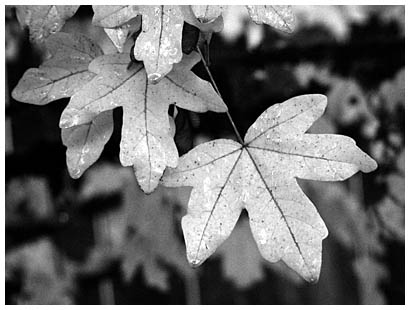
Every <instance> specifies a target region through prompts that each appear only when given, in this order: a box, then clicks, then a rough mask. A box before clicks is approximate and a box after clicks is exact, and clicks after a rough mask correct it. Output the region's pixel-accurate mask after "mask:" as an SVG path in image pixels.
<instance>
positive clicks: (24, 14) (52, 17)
mask: <svg viewBox="0 0 410 310" xmlns="http://www.w3.org/2000/svg"><path fill="white" fill-rule="evenodd" d="M78 8H79V5H18V6H16V15H17V19H18V20H19V22H20V24H21V25H22V26H28V27H29V29H30V39H31V40H34V41H36V42H42V41H44V40H45V39H46V38H47V37H48V36H50V35H51V34H53V33H56V32H58V31H60V30H61V28H62V27H63V26H64V24H65V21H66V20H67V19H69V18H70V17H72V16H73V15H74V14H75V12H76V11H77V9H78Z"/></svg>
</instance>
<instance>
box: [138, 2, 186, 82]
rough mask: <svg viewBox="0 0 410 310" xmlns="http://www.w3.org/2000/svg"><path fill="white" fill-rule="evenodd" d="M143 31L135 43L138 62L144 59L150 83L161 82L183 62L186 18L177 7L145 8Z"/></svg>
mask: <svg viewBox="0 0 410 310" xmlns="http://www.w3.org/2000/svg"><path fill="white" fill-rule="evenodd" d="M139 13H140V14H141V15H142V31H141V33H140V35H139V36H138V38H137V40H136V41H135V47H134V56H135V59H138V60H142V61H143V62H144V65H145V70H146V71H147V75H148V80H149V81H150V82H154V83H155V82H158V81H159V80H160V79H161V78H162V77H164V76H165V75H166V74H168V73H169V72H170V71H171V70H172V65H173V64H174V63H178V62H180V61H181V59H182V47H181V42H182V26H183V24H184V17H183V14H182V11H181V9H180V7H179V6H176V5H156V6H153V5H142V6H140V7H139Z"/></svg>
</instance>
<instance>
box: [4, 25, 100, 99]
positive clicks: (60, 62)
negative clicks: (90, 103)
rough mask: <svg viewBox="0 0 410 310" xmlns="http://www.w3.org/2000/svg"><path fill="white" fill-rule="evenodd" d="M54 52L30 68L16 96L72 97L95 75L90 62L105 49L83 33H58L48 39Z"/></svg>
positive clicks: (49, 48)
mask: <svg viewBox="0 0 410 310" xmlns="http://www.w3.org/2000/svg"><path fill="white" fill-rule="evenodd" d="M46 48H47V50H48V52H49V53H50V54H51V58H49V59H47V60H46V61H45V62H44V63H43V64H42V65H41V66H40V67H39V68H32V69H29V70H27V71H26V72H25V73H24V75H23V77H22V78H21V79H20V81H19V83H18V84H17V86H16V87H15V88H14V90H13V92H12V96H13V98H14V99H15V100H17V101H21V102H26V103H32V104H38V105H44V104H47V103H49V102H51V101H54V100H57V99H60V98H65V97H71V96H72V95H73V94H74V93H75V92H76V91H78V90H79V89H80V88H81V87H83V86H84V85H85V84H86V83H87V82H88V81H90V80H91V79H92V78H93V77H94V75H95V74H94V73H92V72H89V71H88V65H89V64H90V62H91V61H92V60H93V59H94V58H95V57H97V56H100V55H102V51H101V49H100V48H99V47H98V46H97V45H96V44H95V43H93V42H92V41H91V40H90V39H88V38H87V37H85V36H84V35H82V34H79V33H77V34H74V33H72V34H68V33H63V32H60V33H56V34H55V35H53V36H52V37H50V38H48V39H47V41H46Z"/></svg>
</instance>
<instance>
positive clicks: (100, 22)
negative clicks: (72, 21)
mask: <svg viewBox="0 0 410 310" xmlns="http://www.w3.org/2000/svg"><path fill="white" fill-rule="evenodd" d="M93 10H94V16H93V21H92V23H93V25H94V26H99V27H104V28H117V27H120V26H122V25H123V24H125V23H126V22H128V21H129V20H131V19H132V18H134V17H136V16H137V15H138V6H136V5H93Z"/></svg>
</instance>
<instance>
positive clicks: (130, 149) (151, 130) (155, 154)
mask: <svg viewBox="0 0 410 310" xmlns="http://www.w3.org/2000/svg"><path fill="white" fill-rule="evenodd" d="M198 61H199V56H198V54H196V53H191V55H189V56H186V57H184V59H183V60H182V61H181V62H180V63H179V64H178V65H176V66H175V67H174V70H173V71H172V72H171V73H170V74H169V75H167V76H166V77H165V78H164V79H162V80H161V81H160V83H158V84H155V85H153V84H149V83H148V79H147V74H146V71H145V70H144V67H143V66H142V64H136V63H134V64H133V66H131V67H130V68H127V67H128V65H129V63H130V60H129V55H128V54H115V55H104V56H100V57H98V58H96V59H95V60H94V61H93V62H91V64H90V66H89V70H90V71H91V72H93V73H95V74H96V76H95V77H94V79H93V80H91V81H90V82H89V83H88V84H86V85H85V86H84V87H83V88H82V89H81V90H80V91H78V92H77V93H75V94H74V96H73V97H71V100H70V102H69V104H68V106H67V108H66V109H65V110H64V111H63V114H62V115H61V121H60V127H62V128H68V127H71V126H75V125H81V124H84V123H88V122H90V121H91V120H92V119H94V117H95V116H97V115H98V114H99V113H101V112H103V111H107V110H111V109H114V108H115V107H120V106H121V107H122V108H123V127H122V138H121V145H120V148H121V151H120V160H121V163H122V164H123V165H124V166H131V165H133V166H134V170H135V173H136V177H137V180H138V183H139V184H140V186H141V188H142V189H143V190H144V192H146V193H149V192H152V191H153V190H154V189H155V188H156V186H157V184H158V181H159V179H160V177H161V176H162V174H163V171H164V169H165V167H166V166H170V167H176V165H177V163H178V152H177V149H176V146H175V143H174V141H173V138H172V136H171V134H170V132H169V131H170V125H169V121H168V106H169V105H170V104H176V105H177V106H178V107H181V108H184V109H188V110H191V111H195V112H205V111H208V110H211V111H215V112H225V111H226V110H227V108H226V105H225V104H224V103H223V101H222V99H221V98H220V97H219V96H218V95H217V94H216V93H215V91H214V90H213V88H212V86H211V85H210V84H209V83H208V82H206V81H204V80H202V79H200V78H199V77H197V76H196V75H195V74H194V73H192V72H191V71H190V69H191V68H192V66H193V65H194V64H196V63H197V62H198Z"/></svg>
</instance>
